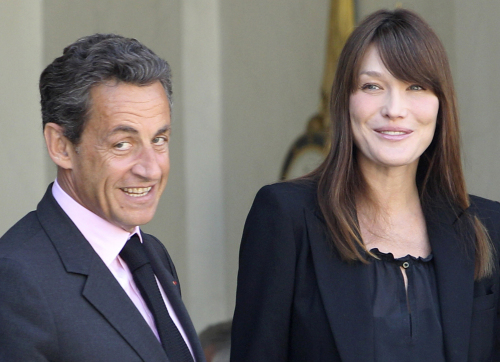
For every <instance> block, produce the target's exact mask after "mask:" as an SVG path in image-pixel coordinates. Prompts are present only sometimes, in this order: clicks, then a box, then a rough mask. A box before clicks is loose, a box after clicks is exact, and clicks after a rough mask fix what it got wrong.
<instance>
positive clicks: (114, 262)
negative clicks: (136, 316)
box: [52, 179, 194, 359]
mask: <svg viewBox="0 0 500 362" xmlns="http://www.w3.org/2000/svg"><path fill="white" fill-rule="evenodd" d="M52 195H54V198H55V199H56V201H57V203H58V204H59V206H61V208H62V209H63V210H64V212H65V213H66V214H67V215H68V216H69V218H70V219H71V221H73V223H74V224H75V225H76V227H77V228H78V230H80V232H81V233H82V234H83V236H84V237H85V239H87V241H88V242H89V243H90V245H91V246H92V248H94V250H95V252H96V253H97V255H99V257H100V258H101V259H102V261H103V262H104V264H106V266H107V267H108V268H109V270H110V271H111V273H112V274H113V276H114V277H115V278H116V280H117V281H118V283H120V285H121V286H122V288H123V290H125V292H126V293H127V295H128V296H129V298H130V299H131V300H132V302H133V303H134V304H135V306H136V307H137V309H138V310H139V312H141V314H142V316H143V317H144V319H145V320H146V322H147V323H148V325H149V327H151V330H152V331H153V333H154V334H155V336H156V338H158V340H160V337H159V335H158V331H157V329H156V326H155V322H154V318H153V315H152V314H151V312H150V311H149V308H148V307H147V305H146V302H145V301H144V299H143V298H142V296H141V293H140V291H139V289H137V286H136V285H135V282H134V279H133V277H132V273H131V272H130V270H129V268H128V267H127V264H125V262H124V261H123V260H122V258H121V257H120V256H119V255H118V254H119V253H120V251H121V250H122V249H123V247H124V246H125V243H126V242H127V240H128V239H130V237H131V236H132V235H134V234H137V235H139V238H140V239H141V242H142V235H141V232H140V228H139V226H136V227H135V229H134V231H133V232H132V233H129V232H128V231H125V230H123V229H121V228H119V227H117V226H115V225H113V224H111V223H109V222H108V221H106V220H104V219H102V218H101V217H99V216H97V215H96V214H94V213H93V212H91V211H90V210H88V209H86V208H85V207H83V206H82V205H80V204H79V203H78V202H76V201H75V200H74V199H73V198H71V196H69V195H68V194H67V193H66V192H65V191H64V190H63V189H62V188H61V186H59V184H58V182H57V179H56V180H55V181H54V185H53V186H52ZM156 283H157V284H158V287H159V289H160V292H161V296H162V297H163V301H164V302H165V306H166V307H167V310H168V313H169V314H170V317H171V318H172V321H173V322H174V323H175V325H176V326H177V329H179V332H180V333H181V335H182V338H184V341H185V342H186V344H187V346H188V348H189V351H190V352H191V355H193V359H194V354H193V350H192V348H191V345H190V344H189V340H188V338H187V336H186V333H185V332H184V329H183V328H182V326H181V324H180V322H179V319H178V318H177V315H176V314H175V311H174V309H173V308H172V305H171V304H170V302H169V300H168V298H167V296H166V295H165V292H164V291H163V288H162V286H161V285H160V283H159V282H158V279H157V280H156Z"/></svg>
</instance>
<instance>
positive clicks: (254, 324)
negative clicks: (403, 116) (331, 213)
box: [231, 182, 500, 362]
mask: <svg viewBox="0 0 500 362" xmlns="http://www.w3.org/2000/svg"><path fill="white" fill-rule="evenodd" d="M471 201H472V206H471V210H472V212H474V213H476V214H477V215H478V216H479V217H480V219H481V220H482V221H483V223H484V224H485V226H486V228H487V229H488V231H489V234H490V237H491V239H492V241H493V242H494V244H495V246H496V247H497V248H498V245H499V244H500V232H499V231H500V204H498V203H496V202H492V201H489V200H485V199H481V198H477V197H471ZM461 214H463V213H457V212H456V211H455V210H453V209H451V208H446V207H442V208H440V207H436V208H434V209H432V210H427V212H426V223H427V232H428V235H429V239H430V242H431V246H432V252H433V255H434V263H435V273H436V279H437V286H438V295H439V304H440V310H441V319H442V328H443V337H444V348H445V354H446V360H447V361H449V362H465V361H500V355H499V352H498V348H499V336H500V331H499V323H498V321H499V318H498V311H499V271H498V260H497V259H496V260H497V263H496V264H497V269H496V270H495V273H494V276H493V277H491V278H487V279H483V280H481V281H480V282H474V256H473V252H472V253H470V254H471V255H469V256H467V255H466V254H467V253H465V252H464V251H463V250H462V248H461V244H460V240H459V238H460V235H463V234H461V233H460V232H459V231H458V229H463V227H462V226H463V224H464V223H463V222H462V221H463V219H461ZM463 231H464V230H462V231H461V232H463ZM466 231H467V230H465V232H466ZM367 271H368V268H367V267H366V266H365V265H364V264H362V263H359V262H358V263H352V264H347V263H345V262H342V261H341V260H340V259H339V258H338V256H337V254H336V252H335V251H334V250H333V248H332V247H331V246H330V243H329V242H328V237H327V231H326V227H325V224H324V219H323V217H322V214H321V212H320V210H319V206H318V205H317V201H316V185H315V184H312V183H310V184H306V183H298V182H294V183H291V182H288V183H280V184H275V185H271V186H266V187H264V188H262V189H261V190H260V191H259V193H258V194H257V196H256V198H255V201H254V204H253V206H252V209H251V210H250V213H249V215H248V218H247V221H246V224H245V229H244V232H243V239H242V242H241V249H240V265H239V273H238V288H237V295H236V308H235V312H234V320H233V334H232V348H231V361H233V362H241V361H249V362H250V361H252V362H253V361H266V362H267V361H269V362H271V361H272V362H274V361H300V362H305V361H311V362H320V361H329V362H331V361H343V362H370V361H374V336H373V316H372V314H371V308H370V303H371V301H370V296H369V295H368V294H369V292H368V291H369V290H370V289H369V286H368V280H369V279H368V277H367Z"/></svg>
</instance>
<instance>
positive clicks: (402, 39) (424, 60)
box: [308, 9, 494, 279]
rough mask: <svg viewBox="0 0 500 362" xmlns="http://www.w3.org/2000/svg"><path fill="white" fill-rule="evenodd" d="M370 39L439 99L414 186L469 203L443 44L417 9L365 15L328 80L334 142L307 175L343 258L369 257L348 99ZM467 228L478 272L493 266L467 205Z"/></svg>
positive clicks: (397, 69) (425, 196) (429, 195)
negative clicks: (330, 81)
mask: <svg viewBox="0 0 500 362" xmlns="http://www.w3.org/2000/svg"><path fill="white" fill-rule="evenodd" d="M371 45H375V46H376V47H377V49H378V51H379V54H380V57H381V59H382V61H383V63H384V65H385V66H386V68H387V69H388V70H389V71H390V72H391V73H392V75H394V76H395V77H396V78H398V79H400V80H402V81H405V82H409V83H410V82H411V83H417V84H419V85H421V86H423V87H424V88H426V89H429V90H432V91H433V92H434V94H435V95H436V96H437V97H438V99H439V111H438V116H437V124H436V131H435V134H434V138H433V140H432V142H431V145H430V146H429V147H428V148H427V150H426V151H425V152H424V153H423V154H422V156H421V157H420V160H419V165H418V169H417V180H416V181H417V187H418V190H419V194H420V201H421V204H422V208H423V209H424V210H425V209H426V208H427V207H428V206H430V204H431V203H432V201H433V200H435V199H440V200H442V201H444V202H445V203H447V204H448V205H449V206H450V207H452V208H454V209H456V208H458V209H460V210H466V209H467V208H468V207H469V205H470V202H469V196H468V194H467V190H466V186H465V179H464V175H463V171H462V163H461V158H460V132H459V121H458V113H457V107H456V97H455V91H454V87H453V81H452V77H451V71H450V67H449V64H448V59H447V56H446V52H445V50H444V47H443V45H442V44H441V41H440V40H439V38H438V37H437V36H436V34H435V33H434V32H433V31H432V29H431V28H430V27H429V26H428V25H427V23H426V22H425V21H424V20H422V19H421V18H420V17H419V16H418V15H416V14H414V13H413V12H411V11H408V10H403V9H398V10H395V11H385V10H381V11H378V12H375V13H373V14H372V15H370V16H368V17H367V18H366V19H365V20H364V21H363V22H362V23H361V24H360V25H359V26H358V27H357V28H356V29H355V30H354V31H353V33H352V34H351V36H350V38H349V39H348V41H347V42H346V45H345V47H344V49H343V51H342V53H341V55H340V58H339V63H338V66H337V72H336V76H335V80H334V83H333V87H332V96H331V100H330V110H331V112H330V113H331V119H332V133H331V134H332V139H331V149H330V152H329V154H328V156H327V158H326V160H325V161H324V162H323V163H322V164H321V165H320V166H319V167H318V169H316V170H315V171H313V173H311V174H310V175H309V176H308V178H314V179H317V180H318V202H319V206H320V208H321V211H322V213H323V216H324V218H325V221H326V225H327V227H328V229H329V232H330V234H331V237H332V240H333V243H334V246H335V248H336V250H337V251H338V253H339V254H340V257H341V258H342V259H343V260H345V261H355V260H359V261H362V262H364V263H366V262H367V259H366V252H367V250H366V249H365V246H364V244H363V241H362V240H361V234H360V228H359V223H358V220H357V215H356V199H357V198H358V197H359V196H360V195H363V196H367V197H369V195H367V192H368V191H367V190H368V187H367V184H366V182H365V180H364V178H363V175H362V174H361V172H360V170H359V168H358V165H357V162H356V156H355V152H356V150H355V146H354V142H353V134H352V129H351V121H350V114H349V99H350V96H351V94H352V93H353V92H354V90H355V89H356V85H357V81H358V80H357V78H358V73H359V68H360V65H361V62H362V60H363V57H364V55H365V53H366V51H367V49H368V47H369V46H371ZM465 215H466V217H467V219H468V222H469V224H470V225H471V226H472V230H473V232H472V233H468V234H472V235H469V237H466V235H464V238H463V240H464V243H465V245H464V247H465V248H466V249H467V250H469V249H470V247H472V248H473V249H474V250H475V278H476V279H481V278H483V277H486V276H489V275H491V273H492V271H493V267H494V264H493V246H492V245H491V241H490V239H489V236H488V233H487V230H486V228H485V227H484V226H483V224H482V223H481V221H480V220H479V219H478V218H477V217H476V216H474V215H471V214H469V213H467V212H466V213H465Z"/></svg>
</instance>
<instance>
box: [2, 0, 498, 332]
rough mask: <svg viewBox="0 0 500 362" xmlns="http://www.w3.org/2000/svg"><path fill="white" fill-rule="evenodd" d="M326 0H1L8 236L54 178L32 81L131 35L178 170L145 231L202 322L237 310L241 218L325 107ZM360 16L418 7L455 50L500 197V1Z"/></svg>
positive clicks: (482, 162)
mask: <svg viewBox="0 0 500 362" xmlns="http://www.w3.org/2000/svg"><path fill="white" fill-rule="evenodd" d="M330 3H331V0H251V1H249V0H141V1H138V0H87V1H77V0H0V34H1V35H0V49H1V52H0V74H1V78H0V112H1V113H0V114H1V116H0V117H1V121H0V122H1V123H0V124H1V128H0V169H1V174H2V176H1V177H0V187H1V188H2V189H3V190H4V191H3V192H2V193H1V195H0V234H3V233H4V232H5V231H6V230H7V229H8V228H9V227H10V226H12V225H13V224H14V222H16V221H17V220H18V219H20V218H21V217H22V216H23V215H24V214H25V213H27V212H28V211H30V210H33V209H34V208H35V207H36V205H37V203H38V201H39V200H40V199H41V197H42V195H43V193H44V192H45V189H46V187H47V185H48V183H50V182H51V181H53V180H54V178H55V167H54V166H53V165H52V163H51V161H50V159H49V157H48V156H47V153H46V150H45V145H44V141H43V136H42V122H41V117H40V110H39V95H38V77H39V75H40V73H41V71H42V70H43V68H44V67H45V66H46V65H47V64H49V63H50V62H51V61H52V60H53V59H54V58H55V57H57V56H59V55H60V54H62V50H63V48H64V47H65V46H66V45H68V44H70V43H72V42H73V41H75V40H76V39H77V38H79V37H81V36H85V35H89V34H92V33H96V32H113V33H118V34H121V35H124V36H128V37H133V38H136V39H138V40H139V41H141V42H143V43H144V44H145V45H147V46H148V47H150V48H151V49H153V50H154V51H155V52H156V53H157V54H158V55H160V56H161V57H163V58H165V59H166V60H167V61H168V62H169V63H170V65H171V67H172V71H173V75H174V108H173V134H172V142H171V148H170V154H171V171H170V178H169V181H168V185H167V189H166V193H165V195H164V197H163V199H162V202H161V204H160V207H159V209H158V211H157V214H156V217H155V219H154V220H153V221H152V222H151V223H150V224H148V225H146V226H145V227H144V229H145V230H146V231H147V232H150V233H152V234H154V235H155V236H157V237H158V238H160V239H161V240H162V241H163V242H164V244H165V245H166V246H167V248H168V250H169V252H170V254H171V255H172V257H173V259H174V261H175V264H176V266H177V271H178V273H179V277H180V280H181V285H182V292H183V298H184V300H185V303H186V306H187V308H188V310H189V312H190V314H191V316H192V319H193V322H194V324H195V327H196V329H197V330H198V331H200V330H202V329H204V328H205V327H206V326H207V325H210V324H213V323H215V322H218V321H222V320H227V319H229V318H231V316H232V312H233V308H234V298H235V290H236V275H237V270H238V249H239V242H240V237H241V232H242V229H243V224H244V221H245V217H246V215H247V213H248V210H249V208H250V206H251V203H252V201H253V198H254V196H255V193H256V192H257V191H258V189H259V188H260V187H261V186H263V185H265V184H269V183H272V182H275V181H277V180H278V179H279V177H280V172H281V169H282V166H283V162H284V160H285V158H286V155H287V153H288V151H289V149H290V147H291V145H292V144H293V143H294V141H295V140H296V139H297V138H298V137H299V136H300V135H301V134H302V133H303V132H304V130H305V127H306V125H307V122H308V120H309V118H310V117H311V116H312V115H313V114H315V113H316V112H317V111H318V107H319V106H320V98H321V97H320V91H321V85H322V78H323V67H324V64H325V50H326V43H327V34H328V31H327V30H328V24H329V9H330ZM353 3H354V9H355V11H354V18H355V21H356V22H357V21H359V20H360V19H362V18H363V17H364V16H366V15H367V14H369V13H371V12H372V11H374V10H377V9H380V8H388V9H393V8H395V7H397V6H402V7H404V8H409V9H413V10H415V11H417V12H418V13H419V14H421V15H422V16H423V17H424V18H425V19H426V20H427V21H428V22H429V23H430V25H431V26H432V27H433V28H434V30H435V31H436V32H437V34H438V35H439V36H440V38H441V40H442V41H443V43H444V45H445V47H446V49H447V51H448V55H449V58H450V62H451V67H452V71H453V74H454V79H455V86H456V89H457V94H458V100H459V107H460V114H461V120H462V143H463V150H464V167H465V173H466V177H467V181H468V186H469V191H470V192H471V193H474V194H477V195H480V196H484V197H488V198H492V199H496V200H499V199H500V186H499V185H498V184H499V179H500V163H499V162H498V161H497V160H498V158H499V157H500V121H499V120H498V119H497V118H499V115H500V96H499V87H500V67H499V64H500V41H499V40H498V34H500V22H499V21H498V17H499V15H500V1H491V0H475V1H470V0H412V1H400V2H395V1H389V0H355V1H354V2H353Z"/></svg>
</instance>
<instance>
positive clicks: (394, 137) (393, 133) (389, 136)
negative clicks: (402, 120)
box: [374, 128, 413, 141]
mask: <svg viewBox="0 0 500 362" xmlns="http://www.w3.org/2000/svg"><path fill="white" fill-rule="evenodd" d="M374 131H375V132H376V133H377V134H378V135H379V136H381V137H382V138H384V139H386V140H390V141H401V140H403V139H405V138H408V137H409V136H410V135H411V134H412V133H413V131H412V130H409V129H403V128H398V129H395V128H378V129H375V130H374Z"/></svg>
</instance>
